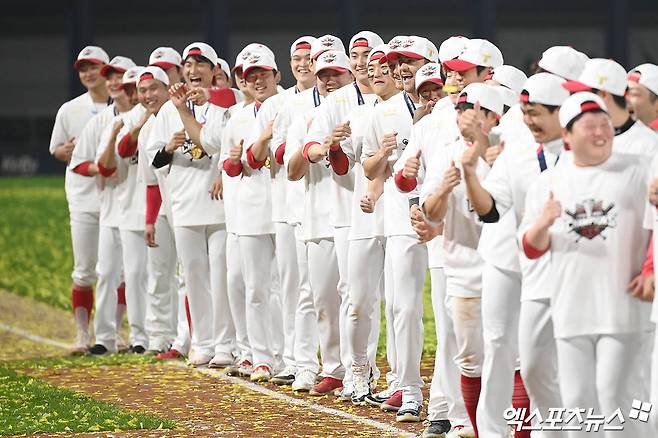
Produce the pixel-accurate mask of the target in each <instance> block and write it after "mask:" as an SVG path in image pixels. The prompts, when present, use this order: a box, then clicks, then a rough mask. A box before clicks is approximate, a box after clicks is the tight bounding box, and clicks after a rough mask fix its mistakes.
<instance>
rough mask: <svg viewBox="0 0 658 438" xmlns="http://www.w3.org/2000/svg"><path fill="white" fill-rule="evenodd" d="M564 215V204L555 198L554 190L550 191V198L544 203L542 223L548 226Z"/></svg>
mask: <svg viewBox="0 0 658 438" xmlns="http://www.w3.org/2000/svg"><path fill="white" fill-rule="evenodd" d="M561 215H562V204H560V201H558V200H557V199H555V196H554V195H553V192H552V191H551V192H549V194H548V199H547V200H546V203H545V204H544V211H542V214H541V217H540V220H541V222H542V224H543V225H544V226H545V227H546V228H548V227H550V226H551V225H553V224H554V223H555V221H556V220H557V219H558V218H559V217H560V216H561Z"/></svg>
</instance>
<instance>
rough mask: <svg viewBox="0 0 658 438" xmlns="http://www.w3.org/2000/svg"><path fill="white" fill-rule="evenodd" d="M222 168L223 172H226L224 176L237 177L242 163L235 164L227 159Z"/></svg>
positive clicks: (240, 171)
mask: <svg viewBox="0 0 658 438" xmlns="http://www.w3.org/2000/svg"><path fill="white" fill-rule="evenodd" d="M222 167H223V168H224V172H226V174H227V175H228V176H231V177H233V176H238V175H240V174H241V173H242V163H237V164H235V163H233V162H231V160H228V159H227V160H224V164H223V165H222Z"/></svg>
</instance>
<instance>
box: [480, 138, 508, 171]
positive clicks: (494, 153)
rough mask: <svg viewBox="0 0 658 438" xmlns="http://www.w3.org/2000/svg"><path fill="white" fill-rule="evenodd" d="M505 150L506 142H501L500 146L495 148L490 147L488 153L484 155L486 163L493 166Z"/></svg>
mask: <svg viewBox="0 0 658 438" xmlns="http://www.w3.org/2000/svg"><path fill="white" fill-rule="evenodd" d="M504 149H505V142H504V141H501V142H500V144H497V145H495V146H490V147H488V148H487V150H486V152H485V153H484V161H486V162H487V164H489V166H493V163H494V162H495V161H496V158H498V156H499V155H500V154H501V153H502V152H503V150H504Z"/></svg>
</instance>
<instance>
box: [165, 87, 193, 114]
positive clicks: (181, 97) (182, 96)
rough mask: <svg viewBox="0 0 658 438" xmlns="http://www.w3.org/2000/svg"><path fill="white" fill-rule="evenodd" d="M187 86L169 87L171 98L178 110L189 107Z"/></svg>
mask: <svg viewBox="0 0 658 438" xmlns="http://www.w3.org/2000/svg"><path fill="white" fill-rule="evenodd" d="M188 91H189V89H188V88H187V85H185V84H181V83H177V84H174V85H172V86H171V87H169V98H170V99H171V103H173V104H174V106H175V107H176V108H179V109H180V108H185V107H186V106H187V93H188Z"/></svg>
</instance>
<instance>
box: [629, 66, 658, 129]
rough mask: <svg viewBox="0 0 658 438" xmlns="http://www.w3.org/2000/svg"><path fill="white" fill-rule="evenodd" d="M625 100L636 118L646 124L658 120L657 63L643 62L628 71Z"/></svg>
mask: <svg viewBox="0 0 658 438" xmlns="http://www.w3.org/2000/svg"><path fill="white" fill-rule="evenodd" d="M626 100H627V102H628V105H629V106H630V109H631V110H632V111H633V116H634V117H635V118H636V119H638V120H640V121H641V122H642V123H644V124H645V125H647V126H649V125H651V124H652V123H656V121H657V120H658V65H655V64H649V63H645V64H641V65H638V66H637V67H635V68H633V69H632V70H631V71H630V72H628V94H627V95H626ZM654 129H655V128H654Z"/></svg>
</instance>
